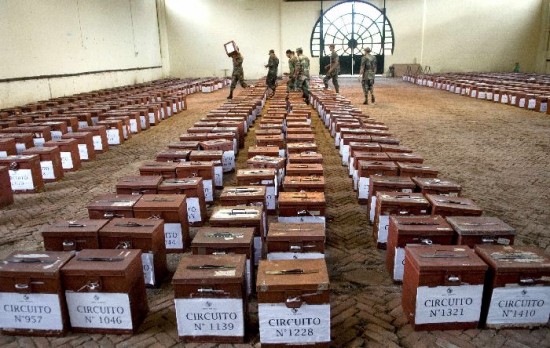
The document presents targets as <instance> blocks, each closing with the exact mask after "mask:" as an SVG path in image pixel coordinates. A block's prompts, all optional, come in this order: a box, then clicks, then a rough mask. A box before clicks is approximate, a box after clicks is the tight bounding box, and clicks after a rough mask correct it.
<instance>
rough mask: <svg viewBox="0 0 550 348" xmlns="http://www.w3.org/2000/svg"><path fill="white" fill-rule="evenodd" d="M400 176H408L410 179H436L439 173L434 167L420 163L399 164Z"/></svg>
mask: <svg viewBox="0 0 550 348" xmlns="http://www.w3.org/2000/svg"><path fill="white" fill-rule="evenodd" d="M397 167H398V168H399V176H408V177H410V178H413V177H419V178H436V177H437V174H438V173H439V171H438V170H437V169H435V167H433V166H429V165H426V164H418V163H408V162H397Z"/></svg>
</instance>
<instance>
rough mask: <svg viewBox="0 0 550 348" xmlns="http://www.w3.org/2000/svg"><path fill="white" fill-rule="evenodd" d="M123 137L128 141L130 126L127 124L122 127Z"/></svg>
mask: <svg viewBox="0 0 550 348" xmlns="http://www.w3.org/2000/svg"><path fill="white" fill-rule="evenodd" d="M122 136H123V137H124V139H128V126H127V125H125V124H123V125H122Z"/></svg>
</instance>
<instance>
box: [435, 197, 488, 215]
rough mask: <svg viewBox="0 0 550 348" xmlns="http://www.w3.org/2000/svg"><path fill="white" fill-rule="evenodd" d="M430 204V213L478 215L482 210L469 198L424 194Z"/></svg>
mask: <svg viewBox="0 0 550 348" xmlns="http://www.w3.org/2000/svg"><path fill="white" fill-rule="evenodd" d="M425 196H426V199H427V200H428V201H430V205H431V206H432V215H441V216H480V215H481V214H483V210H482V209H481V208H480V207H479V206H478V205H477V204H476V203H475V202H474V201H472V200H471V199H469V198H464V197H448V196H444V195H431V194H427V195H425Z"/></svg>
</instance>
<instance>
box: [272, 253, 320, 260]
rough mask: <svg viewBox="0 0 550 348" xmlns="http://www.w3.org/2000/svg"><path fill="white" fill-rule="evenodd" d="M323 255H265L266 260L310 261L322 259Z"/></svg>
mask: <svg viewBox="0 0 550 348" xmlns="http://www.w3.org/2000/svg"><path fill="white" fill-rule="evenodd" d="M324 258H325V254H322V253H291V252H276V253H269V254H267V259H268V260H275V261H277V260H310V259H324Z"/></svg>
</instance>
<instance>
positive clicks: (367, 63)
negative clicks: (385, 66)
mask: <svg viewBox="0 0 550 348" xmlns="http://www.w3.org/2000/svg"><path fill="white" fill-rule="evenodd" d="M370 52H371V49H370V47H367V48H365V55H364V56H363V57H362V58H361V70H360V71H359V74H360V75H361V84H362V85H363V94H364V95H365V101H364V102H363V104H365V105H368V103H369V91H370V95H371V101H372V103H373V104H374V100H375V99H374V74H376V57H375V56H373V55H372V54H370Z"/></svg>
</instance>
